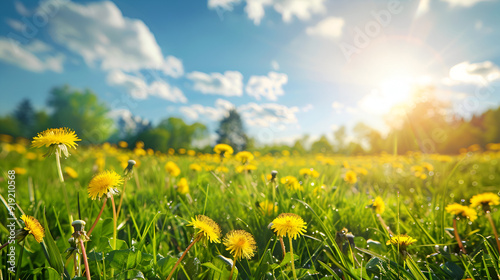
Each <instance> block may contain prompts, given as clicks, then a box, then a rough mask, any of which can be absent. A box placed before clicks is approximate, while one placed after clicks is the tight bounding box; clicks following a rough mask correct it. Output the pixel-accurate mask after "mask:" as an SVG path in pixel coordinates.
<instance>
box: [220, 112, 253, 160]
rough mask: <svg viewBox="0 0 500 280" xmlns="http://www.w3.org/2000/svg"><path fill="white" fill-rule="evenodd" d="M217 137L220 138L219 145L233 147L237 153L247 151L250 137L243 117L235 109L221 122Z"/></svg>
mask: <svg viewBox="0 0 500 280" xmlns="http://www.w3.org/2000/svg"><path fill="white" fill-rule="evenodd" d="M217 135H218V136H219V138H218V139H217V143H224V144H228V145H231V147H233V149H235V150H236V151H242V150H245V149H246V147H247V142H248V137H247V135H246V134H245V130H244V128H243V122H242V120H241V116H240V114H239V113H238V112H237V111H236V110H235V109H231V110H230V111H229V114H228V116H227V117H225V118H223V119H222V120H221V121H220V125H219V129H217Z"/></svg>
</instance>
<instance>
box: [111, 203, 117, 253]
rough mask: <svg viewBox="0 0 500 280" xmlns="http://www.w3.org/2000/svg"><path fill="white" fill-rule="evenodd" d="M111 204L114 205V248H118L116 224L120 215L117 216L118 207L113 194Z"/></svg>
mask: <svg viewBox="0 0 500 280" xmlns="http://www.w3.org/2000/svg"><path fill="white" fill-rule="evenodd" d="M111 205H112V206H113V243H112V245H113V250H116V235H117V234H116V225H117V222H118V221H117V219H118V217H117V216H116V207H115V199H114V198H113V196H111Z"/></svg>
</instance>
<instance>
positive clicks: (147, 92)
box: [107, 70, 187, 103]
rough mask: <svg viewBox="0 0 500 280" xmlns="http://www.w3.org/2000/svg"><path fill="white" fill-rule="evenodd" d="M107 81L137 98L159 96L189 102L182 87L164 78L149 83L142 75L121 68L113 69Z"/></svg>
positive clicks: (173, 100)
mask: <svg viewBox="0 0 500 280" xmlns="http://www.w3.org/2000/svg"><path fill="white" fill-rule="evenodd" d="M107 82H108V84H109V85H112V86H118V87H121V88H123V89H125V90H126V91H127V93H128V94H130V95H131V96H132V97H133V98H136V99H145V98H148V97H149V96H157V97H159V98H162V99H165V100H168V101H171V102H180V103H186V102H187V98H186V97H185V96H184V94H183V93H182V91H181V90H180V89H178V88H176V87H173V86H171V85H169V84H168V83H166V82H165V81H163V80H156V81H154V82H152V83H150V84H147V83H146V81H144V80H143V79H142V78H140V77H137V76H132V75H129V74H125V73H123V72H122V71H120V70H113V71H111V72H110V73H109V74H108V77H107Z"/></svg>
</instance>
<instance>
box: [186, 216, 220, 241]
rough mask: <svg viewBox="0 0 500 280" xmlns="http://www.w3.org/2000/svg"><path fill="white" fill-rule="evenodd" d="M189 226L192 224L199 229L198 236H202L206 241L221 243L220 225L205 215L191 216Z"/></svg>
mask: <svg viewBox="0 0 500 280" xmlns="http://www.w3.org/2000/svg"><path fill="white" fill-rule="evenodd" d="M188 226H192V227H194V228H195V229H197V230H198V231H197V232H196V235H197V236H201V239H203V240H204V241H206V240H208V241H210V242H214V243H220V235H221V229H220V227H219V225H218V224H217V223H216V222H214V221H213V220H212V219H210V218H209V217H207V216H205V215H198V216H196V219H194V218H191V222H190V223H189V224H188Z"/></svg>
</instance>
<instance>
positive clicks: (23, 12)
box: [14, 1, 31, 17]
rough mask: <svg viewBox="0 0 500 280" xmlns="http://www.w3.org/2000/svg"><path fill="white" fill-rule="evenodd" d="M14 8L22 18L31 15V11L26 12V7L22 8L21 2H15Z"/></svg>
mask: <svg viewBox="0 0 500 280" xmlns="http://www.w3.org/2000/svg"><path fill="white" fill-rule="evenodd" d="M14 7H15V8H16V11H17V12H18V13H19V14H20V15H22V16H25V17H27V16H30V15H31V11H30V10H28V9H27V8H26V6H24V4H23V3H21V1H15V2H14Z"/></svg>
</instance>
